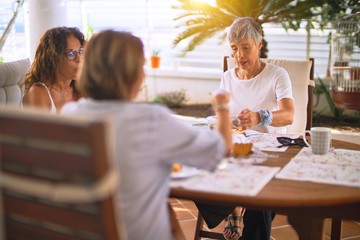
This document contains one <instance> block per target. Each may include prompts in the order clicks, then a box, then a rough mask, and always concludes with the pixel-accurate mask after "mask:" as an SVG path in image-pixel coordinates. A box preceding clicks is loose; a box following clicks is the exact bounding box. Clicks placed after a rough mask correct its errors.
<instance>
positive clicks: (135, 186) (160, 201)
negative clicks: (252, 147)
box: [62, 100, 226, 240]
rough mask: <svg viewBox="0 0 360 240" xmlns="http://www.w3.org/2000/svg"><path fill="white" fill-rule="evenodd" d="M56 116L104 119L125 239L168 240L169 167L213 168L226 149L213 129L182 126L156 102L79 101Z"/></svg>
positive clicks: (169, 231)
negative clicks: (107, 121)
mask: <svg viewBox="0 0 360 240" xmlns="http://www.w3.org/2000/svg"><path fill="white" fill-rule="evenodd" d="M62 114H63V115H79V114H81V115H84V114H86V115H91V116H94V117H97V118H104V117H106V118H109V119H110V121H111V123H112V128H111V136H110V140H111V143H112V144H113V147H114V154H115V158H114V160H115V161H114V166H115V167H116V168H118V169H119V171H120V175H121V176H120V177H121V185H120V191H119V192H118V200H119V203H120V206H121V207H122V215H123V219H124V222H125V227H126V229H127V233H128V237H129V239H130V240H138V239H148V240H153V239H164V240H169V239H172V235H171V230H170V219H169V214H168V209H167V198H168V196H169V181H170V173H171V167H172V164H173V163H181V164H186V165H189V166H193V167H199V168H204V169H208V170H214V169H215V168H216V165H217V164H218V163H219V161H220V160H221V159H222V158H223V156H224V155H225V151H226V147H225V143H224V141H223V138H222V137H221V136H220V134H219V133H218V132H217V131H211V130H207V129H197V128H194V127H191V126H189V125H186V124H184V123H182V122H180V120H178V119H176V118H174V117H173V116H171V114H173V112H171V111H170V110H168V109H167V108H165V107H163V106H160V105H156V104H137V103H130V102H121V101H93V100H80V101H78V102H71V103H67V104H66V105H64V107H63V109H62Z"/></svg>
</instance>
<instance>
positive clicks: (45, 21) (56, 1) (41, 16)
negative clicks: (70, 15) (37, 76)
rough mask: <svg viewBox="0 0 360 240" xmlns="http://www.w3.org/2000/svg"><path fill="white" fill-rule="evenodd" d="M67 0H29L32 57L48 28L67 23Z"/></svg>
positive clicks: (29, 30)
mask: <svg viewBox="0 0 360 240" xmlns="http://www.w3.org/2000/svg"><path fill="white" fill-rule="evenodd" d="M66 4H67V0H29V8H28V10H29V16H28V17H29V18H28V19H29V21H28V23H29V26H28V32H29V34H28V37H29V43H30V46H29V49H30V59H31V60H32V59H33V58H34V55H35V51H36V48H37V45H38V44H39V40H40V37H41V35H42V34H43V33H44V32H45V31H46V30H48V29H50V28H53V27H59V26H66V25H67V7H66Z"/></svg>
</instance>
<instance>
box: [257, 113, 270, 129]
mask: <svg viewBox="0 0 360 240" xmlns="http://www.w3.org/2000/svg"><path fill="white" fill-rule="evenodd" d="M258 113H259V115H260V122H259V124H260V125H261V126H264V125H265V126H266V125H270V124H271V123H272V120H273V115H272V112H271V111H269V110H268V109H261V110H259V111H258Z"/></svg>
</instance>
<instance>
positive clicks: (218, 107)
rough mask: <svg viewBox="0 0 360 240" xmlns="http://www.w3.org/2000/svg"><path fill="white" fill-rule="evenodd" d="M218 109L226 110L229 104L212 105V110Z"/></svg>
mask: <svg viewBox="0 0 360 240" xmlns="http://www.w3.org/2000/svg"><path fill="white" fill-rule="evenodd" d="M220 110H226V111H229V105H228V104H217V105H215V106H214V111H215V112H217V111H220Z"/></svg>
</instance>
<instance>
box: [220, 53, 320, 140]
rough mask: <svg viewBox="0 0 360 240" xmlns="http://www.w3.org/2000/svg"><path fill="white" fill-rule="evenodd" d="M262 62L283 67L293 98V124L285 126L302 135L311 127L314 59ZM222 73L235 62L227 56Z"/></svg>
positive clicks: (292, 132) (265, 60)
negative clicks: (289, 82) (287, 76)
mask: <svg viewBox="0 0 360 240" xmlns="http://www.w3.org/2000/svg"><path fill="white" fill-rule="evenodd" d="M261 60H262V61H264V62H267V63H271V64H274V65H276V66H279V67H283V68H284V69H285V70H286V71H287V72H288V73H289V76H290V80H291V84H292V93H293V97H294V105H295V116H294V122H293V123H292V124H291V125H289V126H287V132H288V133H291V134H303V133H304V131H305V129H307V130H309V129H310V128H311V126H312V113H313V91H314V87H315V83H314V59H313V58H311V59H309V60H303V61H296V60H283V59H261ZM223 66H224V71H226V70H228V69H230V68H232V67H234V66H235V60H234V59H233V58H231V57H229V56H225V57H224V64H223Z"/></svg>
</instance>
